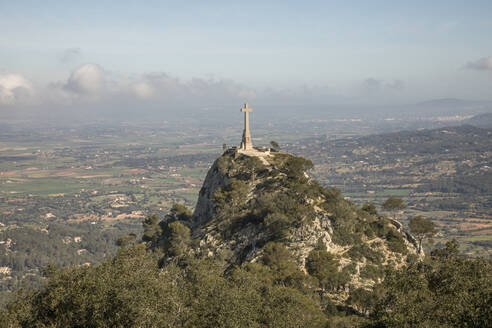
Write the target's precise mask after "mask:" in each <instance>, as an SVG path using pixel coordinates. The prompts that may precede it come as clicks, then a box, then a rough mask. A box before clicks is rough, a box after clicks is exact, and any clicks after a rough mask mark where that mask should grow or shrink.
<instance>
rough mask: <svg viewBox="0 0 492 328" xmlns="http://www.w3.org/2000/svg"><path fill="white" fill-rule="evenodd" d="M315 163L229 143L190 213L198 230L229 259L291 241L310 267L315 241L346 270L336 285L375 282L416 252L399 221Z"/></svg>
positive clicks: (251, 258) (245, 258) (250, 257)
mask: <svg viewBox="0 0 492 328" xmlns="http://www.w3.org/2000/svg"><path fill="white" fill-rule="evenodd" d="M311 168H312V163H311V162H310V161H309V160H306V159H304V158H302V157H296V156H293V155H290V154H286V153H275V152H271V153H269V152H257V153H256V154H253V155H245V154H241V153H239V152H237V151H236V150H229V151H227V152H225V153H224V154H223V155H222V156H221V157H219V158H218V159H217V160H216V161H215V163H214V164H213V165H212V167H211V169H210V170H209V173H208V175H207V177H206V179H205V181H204V183H203V187H202V189H201V191H200V196H199V198H198V202H197V206H196V208H195V212H194V215H193V217H192V221H191V226H192V237H193V238H194V239H197V240H199V241H197V243H199V244H200V247H199V248H198V249H197V250H195V251H197V252H203V250H206V251H207V252H208V253H210V254H213V256H219V255H220V256H222V257H223V258H225V259H226V261H227V262H229V263H230V264H237V265H242V264H243V263H245V262H258V261H259V259H260V258H261V256H262V255H263V253H264V250H265V247H266V245H268V243H272V242H277V243H281V244H283V245H285V246H286V247H287V249H288V250H289V251H290V252H291V253H292V254H293V256H294V258H295V259H296V262H297V264H298V265H299V267H300V269H301V270H302V271H304V272H308V271H309V270H308V268H307V262H308V261H309V256H310V254H311V253H312V252H313V251H316V250H317V249H323V250H326V251H327V252H328V253H329V254H330V255H331V256H333V257H334V259H335V260H334V262H336V270H338V271H340V273H342V274H341V275H342V276H343V277H340V281H339V282H338V283H337V284H336V285H335V286H333V287H334V289H339V288H341V287H348V286H349V285H354V286H361V285H373V284H374V283H375V282H377V281H379V278H381V276H382V272H383V267H384V266H391V267H400V266H402V265H404V264H405V263H407V261H408V262H409V261H410V257H412V259H413V260H414V259H415V258H417V252H416V248H415V245H414V244H415V242H414V240H413V238H412V237H411V236H409V235H408V234H405V233H404V232H403V231H401V230H400V229H399V228H400V227H401V225H399V223H398V222H395V221H392V220H389V219H387V218H384V217H378V216H374V215H371V214H369V213H368V212H366V211H363V210H361V209H359V208H357V207H356V206H355V205H354V204H353V203H352V202H350V201H348V200H345V199H344V198H343V197H342V195H341V193H340V191H338V190H336V189H326V188H323V187H321V186H320V185H319V184H318V183H317V182H316V181H314V180H312V179H311V178H309V176H308V175H307V173H306V171H307V170H309V169H311Z"/></svg>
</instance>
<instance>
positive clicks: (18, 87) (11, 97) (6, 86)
mask: <svg viewBox="0 0 492 328" xmlns="http://www.w3.org/2000/svg"><path fill="white" fill-rule="evenodd" d="M32 94H33V88H32V84H31V83H30V82H29V81H28V80H27V79H26V78H24V77H23V76H22V75H19V74H6V75H0V105H17V104H25V103H27V102H29V101H30V100H31V97H32Z"/></svg>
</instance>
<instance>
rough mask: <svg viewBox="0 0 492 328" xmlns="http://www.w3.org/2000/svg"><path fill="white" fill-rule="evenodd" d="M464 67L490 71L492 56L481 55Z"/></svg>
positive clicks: (491, 68) (491, 69)
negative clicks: (481, 56)
mask: <svg viewBox="0 0 492 328" xmlns="http://www.w3.org/2000/svg"><path fill="white" fill-rule="evenodd" d="M466 68H469V69H476V70H479V71H492V56H489V57H483V58H480V59H477V60H475V61H472V62H469V63H468V64H466Z"/></svg>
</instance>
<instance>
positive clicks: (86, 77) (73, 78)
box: [64, 64, 106, 96]
mask: <svg viewBox="0 0 492 328" xmlns="http://www.w3.org/2000/svg"><path fill="white" fill-rule="evenodd" d="M105 80H106V79H105V72H104V70H103V69H102V68H101V66H99V65H96V64H85V65H82V66H80V67H79V68H77V69H76V70H75V71H73V72H72V74H71V75H70V77H69V78H68V81H67V83H66V84H65V86H64V88H65V89H66V90H69V91H71V92H74V93H76V94H79V95H92V96H95V95H98V94H100V93H102V92H103V91H104V90H103V89H104V87H105V82H106V81H105Z"/></svg>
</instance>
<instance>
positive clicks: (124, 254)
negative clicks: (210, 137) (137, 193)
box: [0, 149, 492, 328]
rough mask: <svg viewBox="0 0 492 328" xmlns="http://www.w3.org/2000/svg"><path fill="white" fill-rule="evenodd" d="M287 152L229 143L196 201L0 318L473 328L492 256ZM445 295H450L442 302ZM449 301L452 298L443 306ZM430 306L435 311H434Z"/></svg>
mask: <svg viewBox="0 0 492 328" xmlns="http://www.w3.org/2000/svg"><path fill="white" fill-rule="evenodd" d="M310 168H312V163H311V162H310V161H309V160H306V159H304V158H302V157H296V156H293V155H289V154H285V153H267V152H256V151H254V152H250V153H249V154H241V153H240V152H237V151H236V150H235V149H231V150H228V151H226V152H225V153H224V154H223V155H222V156H221V157H219V158H218V159H217V160H216V161H215V163H214V164H213V165H212V167H211V168H210V170H209V172H208V174H207V178H206V179H205V182H204V184H203V186H202V188H201V191H200V195H199V200H198V203H197V207H196V209H195V211H194V213H193V214H192V213H191V211H190V210H189V209H187V208H186V207H185V206H183V205H180V204H175V205H174V206H173V207H172V210H171V212H170V213H169V214H168V215H167V216H166V217H165V218H164V219H163V220H161V221H159V218H158V217H157V215H149V216H148V217H147V219H145V220H144V222H143V228H144V233H143V236H142V240H141V241H137V240H136V236H134V235H127V236H122V237H121V238H120V239H119V241H118V243H119V245H120V249H119V251H118V254H117V255H116V256H115V257H114V258H113V259H110V260H108V261H105V262H104V263H102V264H101V265H99V266H94V267H72V268H65V269H59V268H56V267H54V266H49V267H47V268H46V269H45V275H46V277H47V282H46V284H45V286H44V287H43V288H41V289H39V290H32V291H25V290H24V291H19V292H18V293H16V295H15V297H14V298H13V299H12V300H11V301H10V302H9V303H8V304H7V307H6V309H5V310H3V311H0V327H68V326H70V327H306V328H308V327H309V328H311V327H320V328H322V327H367V328H369V327H402V326H406V327H410V326H442V325H445V326H468V327H481V326H483V325H484V324H486V322H487V321H488V319H489V318H490V314H491V313H490V307H487V306H486V305H487V304H488V303H489V302H490V299H491V297H492V289H491V288H492V287H491V286H492V284H490V281H491V279H492V277H491V276H490V274H491V272H492V270H491V263H490V261H486V260H470V259H463V258H460V257H459V256H458V255H457V245H456V244H455V243H448V245H446V247H445V248H444V249H440V250H438V251H436V252H434V253H433V254H431V256H430V257H426V259H425V262H422V260H423V254H418V253H417V251H416V247H415V242H414V240H413V238H412V237H411V236H410V235H408V234H406V233H405V232H403V231H402V230H401V225H400V224H399V223H398V222H397V221H394V220H390V219H388V218H386V217H383V216H379V215H377V214H376V213H374V209H370V210H362V209H359V208H358V207H357V206H355V205H354V204H353V203H351V202H350V201H347V200H345V199H344V198H343V197H342V196H341V194H340V192H339V191H338V190H335V189H326V188H323V187H321V186H320V185H319V184H317V183H316V182H315V181H314V180H312V179H311V178H310V177H309V176H308V175H307V173H306V171H308V170H309V169H310ZM450 300H453V302H450ZM450 304H452V306H450ZM429 309H431V310H429Z"/></svg>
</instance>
